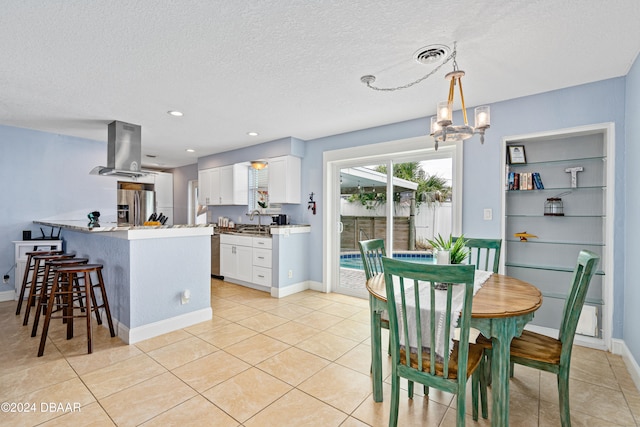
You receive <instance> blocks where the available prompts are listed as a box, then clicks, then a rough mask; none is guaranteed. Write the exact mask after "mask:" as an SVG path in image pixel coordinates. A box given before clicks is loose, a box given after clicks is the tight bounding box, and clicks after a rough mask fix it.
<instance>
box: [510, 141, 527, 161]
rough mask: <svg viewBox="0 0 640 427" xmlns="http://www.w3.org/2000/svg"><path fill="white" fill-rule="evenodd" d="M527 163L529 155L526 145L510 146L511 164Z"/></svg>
mask: <svg viewBox="0 0 640 427" xmlns="http://www.w3.org/2000/svg"><path fill="white" fill-rule="evenodd" d="M526 163H527V157H526V154H525V152H524V145H510V146H509V164H512V165H522V164H526Z"/></svg>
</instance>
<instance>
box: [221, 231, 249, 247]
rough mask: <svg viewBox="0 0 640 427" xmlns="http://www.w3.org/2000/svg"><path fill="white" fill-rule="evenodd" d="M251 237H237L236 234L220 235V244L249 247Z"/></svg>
mask: <svg viewBox="0 0 640 427" xmlns="http://www.w3.org/2000/svg"><path fill="white" fill-rule="evenodd" d="M252 239H253V237H250V236H238V235H236V234H224V233H222V234H220V243H222V244H229V245H237V246H251V245H252V243H253V241H252Z"/></svg>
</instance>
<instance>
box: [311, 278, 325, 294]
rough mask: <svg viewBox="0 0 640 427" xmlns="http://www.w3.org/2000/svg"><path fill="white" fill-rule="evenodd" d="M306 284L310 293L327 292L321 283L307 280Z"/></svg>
mask: <svg viewBox="0 0 640 427" xmlns="http://www.w3.org/2000/svg"><path fill="white" fill-rule="evenodd" d="M308 282H309V289H311V290H312V291H318V292H327V291H326V290H325V287H324V285H323V284H322V282H314V281H312V280H309V281H308Z"/></svg>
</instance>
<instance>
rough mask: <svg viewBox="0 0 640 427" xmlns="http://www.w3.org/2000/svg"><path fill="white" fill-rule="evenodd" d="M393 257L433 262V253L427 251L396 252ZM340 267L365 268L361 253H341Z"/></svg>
mask: <svg viewBox="0 0 640 427" xmlns="http://www.w3.org/2000/svg"><path fill="white" fill-rule="evenodd" d="M393 258H394V259H399V260H402V261H411V262H417V263H421V264H433V255H431V254H427V253H395V254H393ZM340 267H342V268H353V269H356V270H364V266H363V265H362V258H361V257H360V254H359V253H355V254H342V255H340Z"/></svg>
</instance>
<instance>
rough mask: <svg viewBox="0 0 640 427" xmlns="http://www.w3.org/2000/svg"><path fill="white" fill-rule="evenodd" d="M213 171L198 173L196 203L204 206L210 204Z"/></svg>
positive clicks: (200, 171)
mask: <svg viewBox="0 0 640 427" xmlns="http://www.w3.org/2000/svg"><path fill="white" fill-rule="evenodd" d="M212 171H213V169H202V170H199V171H198V203H199V204H200V205H203V206H206V205H210V204H211V199H212V197H211V173H212Z"/></svg>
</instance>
